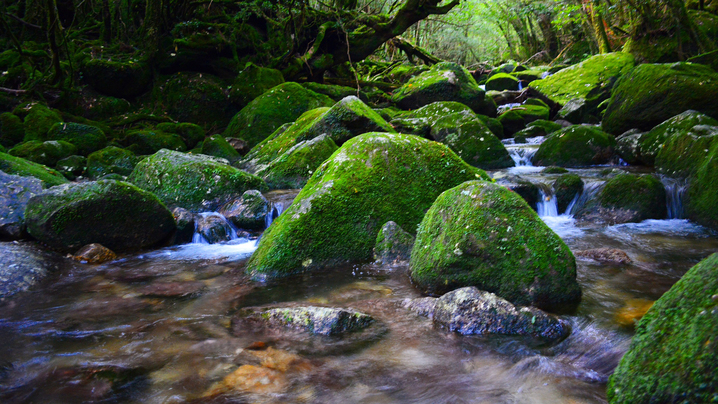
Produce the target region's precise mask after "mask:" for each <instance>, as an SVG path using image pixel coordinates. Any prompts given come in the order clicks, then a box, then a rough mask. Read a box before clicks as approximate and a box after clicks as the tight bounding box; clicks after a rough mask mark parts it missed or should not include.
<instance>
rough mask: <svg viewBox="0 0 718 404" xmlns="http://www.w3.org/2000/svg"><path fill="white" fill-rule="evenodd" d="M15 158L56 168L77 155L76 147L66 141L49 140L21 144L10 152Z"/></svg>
mask: <svg viewBox="0 0 718 404" xmlns="http://www.w3.org/2000/svg"><path fill="white" fill-rule="evenodd" d="M8 153H9V154H10V155H12V156H15V157H22V158H24V159H27V160H30V161H32V162H35V163H37V164H42V165H45V166H49V167H54V166H55V164H57V162H58V161H59V160H61V159H64V158H65V157H68V156H71V155H73V154H76V153H77V147H75V145H73V144H70V143H68V142H65V141H64V140H61V141H57V140H48V141H45V142H43V141H39V140H31V141H28V142H25V143H21V144H19V145H17V146H15V147H13V148H12V149H10V151H8Z"/></svg>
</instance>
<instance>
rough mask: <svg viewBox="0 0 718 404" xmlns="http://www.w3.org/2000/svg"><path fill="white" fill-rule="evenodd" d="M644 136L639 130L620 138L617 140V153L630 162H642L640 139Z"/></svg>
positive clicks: (632, 163)
mask: <svg viewBox="0 0 718 404" xmlns="http://www.w3.org/2000/svg"><path fill="white" fill-rule="evenodd" d="M642 136H643V134H642V133H640V132H639V133H634V134H631V135H627V136H621V137H620V138H618V139H617V140H616V154H618V156H619V157H621V158H622V159H623V161H625V162H626V163H628V164H631V165H635V164H641V162H642V161H641V146H640V143H639V141H640V140H641V137H642Z"/></svg>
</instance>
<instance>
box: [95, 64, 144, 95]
mask: <svg viewBox="0 0 718 404" xmlns="http://www.w3.org/2000/svg"><path fill="white" fill-rule="evenodd" d="M82 76H83V78H84V79H85V80H87V83H88V84H89V85H90V86H91V87H92V88H94V89H95V90H96V91H98V92H100V93H102V94H105V95H109V96H112V97H119V98H133V97H136V96H138V95H140V94H142V93H144V92H146V91H147V90H149V86H150V84H151V83H152V68H151V67H150V65H149V64H148V63H146V62H144V61H141V60H127V61H112V60H109V59H87V60H85V61H84V63H83V64H82Z"/></svg>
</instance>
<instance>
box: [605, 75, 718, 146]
mask: <svg viewBox="0 0 718 404" xmlns="http://www.w3.org/2000/svg"><path fill="white" fill-rule="evenodd" d="M689 109H693V110H696V111H699V112H702V113H704V114H707V115H709V116H712V115H716V114H717V112H716V111H718V73H716V72H714V71H713V70H712V69H711V68H709V67H707V66H702V65H698V64H693V63H674V64H644V65H640V66H637V67H636V68H634V69H633V70H631V71H630V72H629V73H627V74H626V75H624V76H623V77H622V78H621V79H620V80H619V81H618V82H617V83H616V86H615V88H614V90H613V93H612V95H611V99H610V101H609V103H608V107H607V108H606V112H605V114H604V116H603V123H602V128H603V130H605V131H606V132H608V133H612V134H614V135H619V134H621V133H623V132H625V131H627V130H629V129H633V128H635V129H639V130H643V131H647V130H650V129H651V128H653V127H654V126H656V125H658V124H659V123H661V122H663V121H665V120H666V119H668V118H671V117H673V116H676V115H678V114H680V113H682V112H684V111H686V110H689ZM715 118H718V117H715Z"/></svg>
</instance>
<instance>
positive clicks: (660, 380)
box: [606, 254, 718, 404]
mask: <svg viewBox="0 0 718 404" xmlns="http://www.w3.org/2000/svg"><path fill="white" fill-rule="evenodd" d="M717 271H718V254H713V255H711V256H709V257H708V258H706V259H704V260H703V261H701V262H700V263H698V264H697V265H696V266H694V267H693V268H691V269H690V270H689V271H688V272H687V273H686V274H685V275H684V276H683V277H682V278H681V279H680V280H679V281H678V282H677V283H676V284H675V285H673V287H671V289H670V290H669V291H668V292H666V293H665V294H664V295H663V296H661V298H660V299H658V300H657V301H656V303H655V304H654V305H653V307H651V308H650V309H649V310H648V312H647V313H646V315H645V316H644V317H643V318H642V319H641V321H640V322H639V323H638V325H637V326H636V334H635V336H634V337H633V340H632V341H631V346H630V348H629V349H628V352H626V354H625V355H624V356H623V359H622V360H621V363H620V364H619V365H618V367H617V368H616V370H615V372H614V373H613V375H612V376H611V378H610V381H609V384H608V387H607V388H606V393H607V396H608V400H609V402H610V403H631V404H640V403H658V402H666V403H667V402H674V401H676V399H677V398H678V397H680V399H679V400H680V401H681V402H690V403H709V402H711V401H713V399H714V398H715V388H714V387H715V386H717V385H718V349H717V347H718V345H717V343H718V341H716V338H715V336H716V335H718V309H717V308H716V302H717V301H718V277H716V272H717Z"/></svg>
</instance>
